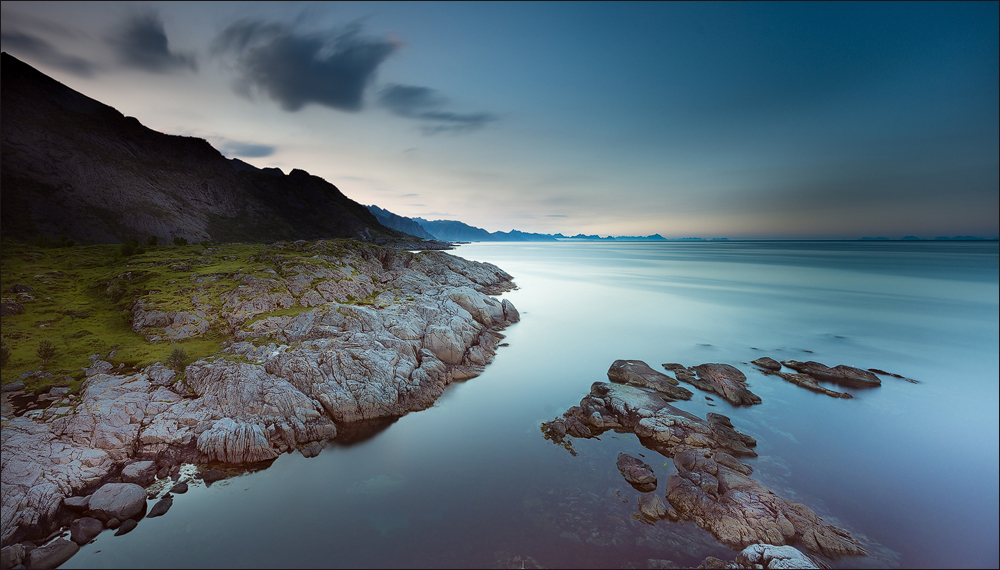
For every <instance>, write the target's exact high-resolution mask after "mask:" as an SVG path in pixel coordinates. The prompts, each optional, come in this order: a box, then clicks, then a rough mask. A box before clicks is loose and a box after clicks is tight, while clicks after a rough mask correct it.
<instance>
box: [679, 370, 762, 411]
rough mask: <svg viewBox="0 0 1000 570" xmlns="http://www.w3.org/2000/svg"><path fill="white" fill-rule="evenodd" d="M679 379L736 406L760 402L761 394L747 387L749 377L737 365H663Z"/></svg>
mask: <svg viewBox="0 0 1000 570" xmlns="http://www.w3.org/2000/svg"><path fill="white" fill-rule="evenodd" d="M663 367H664V368H666V369H667V370H670V371H672V372H673V373H674V374H675V375H676V376H677V379H678V380H680V381H682V382H687V383H688V384H691V385H693V386H694V387H696V388H698V389H699V390H704V391H705V392H712V393H715V394H718V395H720V396H722V397H723V398H725V399H726V401H728V402H729V403H730V404H732V405H734V406H752V405H754V404H759V403H760V396H758V395H757V394H754V393H753V392H751V391H750V390H748V389H747V387H746V383H747V377H746V376H745V375H744V374H743V373H742V372H740V370H739V369H738V368H736V367H735V366H730V365H728V364H699V365H698V366H695V367H693V368H687V367H685V366H683V365H681V364H675V363H667V364H664V365H663Z"/></svg>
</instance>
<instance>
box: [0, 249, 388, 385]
mask: <svg viewBox="0 0 1000 570" xmlns="http://www.w3.org/2000/svg"><path fill="white" fill-rule="evenodd" d="M368 248H375V246H370V245H365V244H359V243H356V242H350V241H346V240H345V241H336V240H334V241H329V242H327V247H326V249H325V251H324V254H325V255H328V256H330V257H327V259H331V258H340V259H342V260H345V261H346V260H347V259H348V257H349V256H348V255H347V254H349V253H350V252H352V251H356V250H360V249H368ZM120 251H121V248H120V246H117V245H91V246H76V247H69V248H56V249H40V248H37V247H34V246H30V245H27V244H24V243H21V242H14V241H4V242H3V245H2V260H0V265H2V267H0V269H2V270H0V282H2V283H0V291H3V292H4V293H3V298H4V300H5V301H8V300H9V301H15V302H17V303H20V304H21V305H23V306H24V308H25V313H24V314H20V315H9V316H4V317H2V325H3V326H2V339H3V344H4V346H5V347H8V348H9V349H10V350H11V359H10V362H9V363H8V364H7V365H6V366H5V367H4V368H3V369H2V371H0V375H2V382H3V384H8V383H10V382H13V381H15V380H17V379H18V378H19V376H20V375H21V374H22V373H24V372H27V371H33V370H43V371H45V372H49V373H51V374H52V377H51V378H47V379H35V378H26V379H24V381H25V383H26V384H27V385H28V387H29V388H31V389H35V390H39V391H40V390H43V389H46V388H47V387H48V386H50V385H65V386H70V387H71V388H72V389H74V390H76V389H77V388H78V386H79V383H80V381H81V380H82V379H83V377H84V374H83V370H82V369H83V368H84V367H86V366H88V365H89V363H90V361H89V359H88V356H89V355H91V354H99V355H100V356H101V357H102V358H106V357H107V355H108V353H109V352H110V351H111V350H115V351H116V352H115V356H114V357H113V358H111V359H110V361H111V362H112V363H113V364H114V365H115V366H118V365H119V364H123V365H124V369H125V370H128V371H131V370H135V369H138V368H141V367H144V366H148V365H150V364H152V363H154V362H157V361H159V362H164V363H165V362H167V357H168V356H169V355H170V353H171V352H172V351H173V349H174V348H177V347H181V348H183V349H184V350H185V351H186V352H187V354H188V357H189V360H191V361H193V360H195V359H198V358H201V357H205V356H210V355H212V354H215V353H217V352H218V351H219V350H220V349H221V348H222V344H223V342H225V341H227V340H229V339H230V335H229V333H228V329H227V327H226V326H225V324H224V323H223V321H222V320H221V319H220V318H217V315H213V316H212V318H213V319H214V321H213V325H212V328H211V330H209V331H208V332H207V333H206V334H204V335H201V336H199V337H194V338H187V339H183V340H180V341H176V342H167V341H163V342H157V343H150V342H147V341H146V339H145V337H144V336H143V335H140V334H137V333H134V332H132V330H131V328H130V325H129V319H130V313H129V311H128V307H129V306H130V305H131V303H132V300H133V299H135V298H137V297H139V298H143V299H145V300H146V302H147V309H150V308H154V307H155V308H156V309H158V310H162V311H167V312H169V311H190V310H193V309H194V308H195V305H194V303H193V300H192V297H194V296H197V297H198V300H199V301H200V302H201V303H207V304H209V305H211V306H213V307H215V308H216V310H218V308H219V307H221V305H222V303H221V301H220V297H219V296H220V294H221V293H225V292H227V291H231V290H233V289H234V288H236V287H237V285H238V282H237V280H236V279H237V278H238V277H239V276H241V275H246V274H249V275H253V276H255V277H261V278H274V277H279V276H283V275H285V274H286V273H287V272H288V271H290V270H291V271H294V269H295V268H296V267H299V266H301V265H302V264H305V265H311V266H317V265H322V266H325V267H328V268H331V269H339V270H340V271H341V272H344V271H345V270H346V273H347V274H352V273H353V274H356V273H357V272H356V270H355V269H354V268H353V267H350V266H347V267H345V266H343V265H342V264H339V263H337V262H335V261H325V260H322V259H318V258H317V257H315V256H316V251H299V250H295V249H274V248H271V247H268V246H266V245H263V244H232V245H225V246H219V247H212V248H210V249H206V248H204V247H203V246H200V245H190V246H180V247H177V246H155V247H146V252H145V253H143V254H138V255H133V256H131V257H128V258H124V257H122V256H121V253H120ZM307 258H308V260H307ZM15 284H22V285H27V286H29V287H32V288H33V289H34V291H32V292H30V293H27V296H25V295H24V294H22V295H20V296H19V295H17V294H15V293H8V292H7V291H8V289H9V288H10V287H11V286H13V285H15ZM356 302H358V303H359V304H368V303H370V302H371V299H360V300H357V301H356ZM305 310H308V309H307V308H306V307H303V306H301V305H299V304H296V305H295V306H293V307H292V308H289V309H279V310H276V311H273V312H270V313H266V314H261V315H256V316H255V317H254V318H252V319H251V321H253V320H258V319H260V318H266V317H269V316H279V315H289V314H296V313H299V312H302V311H305ZM43 340H48V341H49V342H51V343H53V344H54V345H55V348H56V356H55V357H53V358H52V359H51V360H49V361H48V362H47V363H45V364H44V365H43V364H42V361H41V359H40V358H39V357H38V356H37V355H36V350H37V348H38V345H39V342H41V341H43Z"/></svg>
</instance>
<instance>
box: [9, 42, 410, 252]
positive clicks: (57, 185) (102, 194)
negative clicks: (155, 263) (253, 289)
mask: <svg viewBox="0 0 1000 570" xmlns="http://www.w3.org/2000/svg"><path fill="white" fill-rule="evenodd" d="M0 69H2V78H0V90H2V103H0V114H2V125H3V128H2V147H0V151H2V181H0V194H2V197H0V198H2V210H0V216H2V225H0V233H2V235H3V236H4V237H11V238H18V239H30V238H33V237H36V236H38V235H45V236H48V237H50V238H57V237H59V236H67V237H69V238H72V239H75V240H78V241H85V240H92V241H94V242H99V243H100V242H112V243H113V242H119V241H123V240H125V239H129V238H139V239H145V238H146V237H147V236H150V235H155V236H157V237H159V238H160V239H161V240H167V241H168V240H170V239H171V238H173V237H184V238H186V239H188V240H189V241H201V240H205V239H211V240H214V241H248V242H261V241H274V240H278V239H285V240H293V239H316V238H359V239H377V240H381V239H398V238H402V239H412V237H411V236H408V235H406V234H404V233H402V232H399V231H397V230H393V229H390V228H387V227H385V226H383V225H382V224H381V223H379V222H378V220H377V219H376V218H375V216H373V215H372V214H371V213H370V212H369V211H368V210H367V209H366V208H365V207H364V206H362V205H361V204H358V203H357V202H354V201H353V200H351V199H349V198H347V197H346V196H344V195H343V194H342V193H341V192H340V190H338V189H337V187H336V186H334V185H333V184H330V183H328V182H326V181H325V180H323V179H322V178H319V177H316V176H311V175H309V174H308V173H306V172H304V171H301V170H293V171H292V172H291V173H290V174H288V175H281V174H278V172H280V171H277V172H276V171H275V169H268V170H267V171H264V170H260V169H256V168H253V167H250V166H249V165H246V164H245V163H240V164H236V162H235V161H229V160H227V159H226V158H225V157H224V156H222V154H221V153H219V151H217V150H216V149H214V148H212V146H211V145H210V144H208V142H207V141H205V140H203V139H199V138H194V137H183V136H174V135H166V134H163V133H159V132H156V131H153V130H151V129H148V128H146V127H144V126H142V124H141V123H139V121H138V120H137V119H135V118H133V117H125V116H124V115H122V114H121V113H119V112H118V111H117V110H115V109H113V108H112V107H109V106H107V105H104V104H103V103H100V102H98V101H95V100H94V99H91V98H89V97H87V96H85V95H83V94H81V93H78V92H76V91H74V90H73V89H70V88H69V87H67V86H65V85H63V84H62V83H59V82H58V81H56V80H54V79H52V78H50V77H48V76H46V75H45V74H43V73H41V72H39V71H37V70H36V69H34V68H33V67H31V66H30V65H28V64H26V63H24V62H22V61H20V60H18V59H17V58H15V57H13V56H10V55H8V54H6V53H4V54H2V62H0ZM240 165H243V166H244V167H241V166H240Z"/></svg>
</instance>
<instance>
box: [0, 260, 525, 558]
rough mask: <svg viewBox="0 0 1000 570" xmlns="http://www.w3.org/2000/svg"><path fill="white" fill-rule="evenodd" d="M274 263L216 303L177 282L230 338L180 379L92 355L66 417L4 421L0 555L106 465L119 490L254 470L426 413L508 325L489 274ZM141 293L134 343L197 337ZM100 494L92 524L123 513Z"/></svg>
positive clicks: (381, 263)
mask: <svg viewBox="0 0 1000 570" xmlns="http://www.w3.org/2000/svg"><path fill="white" fill-rule="evenodd" d="M283 250H290V251H292V252H294V255H289V256H287V257H280V256H278V255H274V256H273V257H274V259H270V260H268V263H272V264H273V265H274V266H275V267H277V268H278V269H279V270H280V271H278V270H275V271H274V272H273V275H272V276H271V277H268V278H266V279H265V278H263V277H260V276H256V277H255V276H252V275H250V274H249V273H243V274H242V276H237V278H235V279H233V281H234V283H235V285H233V286H232V287H231V288H229V289H226V290H223V291H221V293H220V292H218V291H216V293H215V294H216V295H217V297H216V298H217V299H220V300H221V302H213V303H214V304H213V303H209V302H207V301H200V299H203V298H208V295H207V293H205V292H201V291H200V290H199V289H198V287H199V286H207V285H208V283H209V281H208V280H207V279H203V280H202V282H201V283H199V282H198V281H197V279H195V278H192V280H191V281H190V283H191V285H192V288H191V289H190V290H189V291H191V293H192V295H193V297H194V299H193V301H194V302H195V304H196V305H197V304H198V302H202V304H201V305H199V308H198V310H199V311H203V313H198V315H196V316H198V317H199V318H202V317H201V315H203V316H204V318H205V319H207V320H210V321H211V322H212V323H213V327H216V328H215V329H214V330H219V329H222V330H227V331H229V332H230V333H231V334H232V336H233V337H235V338H234V340H233V342H229V343H227V346H226V348H225V349H224V350H223V351H222V353H220V354H217V355H216V356H213V357H211V358H205V359H201V360H198V361H196V362H194V363H192V364H190V365H188V366H187V367H186V369H185V370H184V374H183V379H182V380H181V379H180V378H181V376H180V375H179V374H175V373H174V371H172V370H170V369H167V368H165V367H164V366H163V365H162V364H159V363H157V364H154V365H153V366H150V367H148V368H146V369H144V370H141V371H139V372H134V373H130V374H121V373H118V374H116V373H115V372H116V371H117V370H118V369H116V368H112V366H111V365H110V363H107V362H105V361H103V360H101V359H100V358H99V357H96V356H95V357H94V358H92V362H91V365H90V366H89V367H88V368H87V370H86V374H87V375H88V376H87V378H86V380H85V381H84V382H83V383H82V386H81V389H80V392H79V395H78V399H77V400H74V402H76V403H75V404H74V405H68V404H66V405H62V404H58V402H57V403H53V405H52V406H51V407H50V408H49V409H48V410H38V412H39V413H38V414H35V416H37V419H32V418H30V417H27V416H21V417H15V418H12V419H11V420H10V421H9V422H8V421H6V420H5V424H4V428H3V431H2V463H3V470H2V482H3V488H2V500H3V511H2V519H0V522H2V526H0V530H2V539H3V542H4V544H9V543H10V542H11V541H12V540H21V539H23V538H26V537H29V535H30V537H36V536H38V535H42V536H44V535H45V534H47V525H49V524H50V523H52V522H53V521H54V520H55V519H56V515H57V514H58V512H59V509H60V508H61V506H62V503H63V499H64V498H66V497H72V496H74V495H82V494H84V493H85V492H86V491H87V490H88V489H93V488H94V487H96V486H97V485H98V484H100V483H102V482H107V481H112V484H117V485H125V484H127V483H117V482H116V481H117V478H118V476H117V475H115V474H116V473H117V471H116V469H117V468H118V466H122V467H124V469H122V471H121V475H120V479H121V480H123V481H126V482H127V481H136V482H139V483H143V484H146V483H147V482H148V481H149V480H151V478H152V477H153V476H155V474H156V473H158V472H162V473H163V475H164V476H166V475H167V474H168V473H169V468H170V467H172V466H174V465H177V464H179V463H181V462H184V461H187V462H193V463H207V462H210V461H219V462H224V463H232V464H243V463H255V462H260V461H268V460H271V459H274V458H275V457H277V456H278V455H279V454H281V453H284V452H291V451H294V450H295V449H298V448H300V447H303V446H308V444H309V443H310V442H315V441H323V440H327V439H331V438H333V437H334V436H335V435H336V433H337V428H336V425H335V422H336V423H344V424H349V423H351V422H356V421H362V420H374V419H379V418H389V417H395V416H400V415H403V414H406V413H407V412H410V411H415V410H421V409H424V408H427V407H429V406H431V405H432V404H433V403H434V401H435V400H436V399H437V398H438V397H439V396H440V395H441V393H442V392H443V391H444V389H445V387H446V386H447V385H448V384H450V383H451V382H453V381H456V380H464V379H468V378H472V377H475V376H477V375H479V374H480V373H481V372H482V371H483V369H484V367H485V366H486V365H488V364H489V363H490V362H491V361H492V360H493V358H494V356H495V354H496V349H497V346H498V344H499V342H500V340H501V339H503V335H502V334H501V333H500V332H499V331H500V330H501V329H503V328H504V327H506V326H508V325H510V324H511V323H514V322H517V321H518V320H519V319H520V316H519V315H518V312H517V309H515V308H514V306H513V305H512V304H511V303H510V301H508V300H506V299H504V300H502V301H501V300H497V299H494V298H493V297H491V295H496V294H499V293H502V292H504V291H507V290H510V289H512V288H513V287H514V285H513V283H512V278H511V276H510V275H508V274H507V273H505V272H503V271H502V270H500V269H499V268H497V267H496V266H494V265H491V264H487V263H477V262H471V261H467V260H464V259H461V258H458V257H454V256H451V255H448V254H446V253H443V252H425V253H420V254H413V253H409V252H402V251H396V250H390V249H383V248H379V247H376V246H370V245H365V244H357V245H345V244H340V243H332V242H317V243H316V244H309V243H305V242H301V243H296V244H277V245H276V246H274V248H273V249H272V250H269V251H275V252H277V253H280V252H281V251H283ZM268 255H271V254H268ZM251 263H255V261H252V262H251ZM137 271H138V270H137ZM230 277H232V275H230ZM199 278H201V277H199ZM223 278H224V277H223V276H217V277H215V279H218V280H222V279H223ZM150 295H152V293H149V294H146V297H140V298H138V299H136V300H134V301H132V302H130V303H127V304H126V305H125V306H126V307H130V308H131V309H132V310H133V311H134V313H133V316H134V317H136V318H133V321H132V326H133V328H134V330H136V331H137V332H139V333H141V334H144V335H146V337H147V338H149V339H151V340H155V339H157V338H160V339H162V338H168V337H170V336H171V335H174V336H176V335H177V334H181V333H183V334H186V335H192V336H198V335H199V334H201V333H200V332H199V330H200V328H199V327H198V326H191V327H189V328H188V329H184V328H183V327H175V328H174V329H171V327H174V326H175V325H176V324H177V323H179V322H182V323H188V324H190V322H189V321H190V320H189V319H187V317H185V316H183V314H182V313H183V311H161V312H163V313H164V314H163V315H160V314H157V313H155V311H160V309H158V308H157V306H156V302H155V299H154V298H153V297H151V296H150ZM200 296H203V297H200ZM143 299H145V300H143ZM139 301H142V302H139ZM362 301H363V302H362ZM275 312H277V314H274V313H275ZM185 326H186V325H185ZM184 331H186V332H184ZM62 401H64V400H60V402H62ZM310 449H311V448H310ZM106 487H107V485H105V487H102V488H101V489H100V490H99V491H97V492H95V493H94V494H93V495H92V496H91V497H90V500H89V504H88V506H89V509H90V510H91V511H92V512H93V513H95V514H94V515H93V516H95V517H96V518H100V519H102V520H105V521H107V520H108V519H111V518H117V519H118V520H119V521H126V520H127V519H129V518H130V517H131V516H133V515H132V514H129V513H126V512H118V511H115V510H113V509H111V508H110V507H106V506H104V503H102V501H103V494H106V491H105V488H106ZM133 487H135V488H136V489H138V490H139V491H140V492H141V491H142V488H141V487H139V486H137V485H133ZM140 494H141V495H142V505H143V508H144V506H145V493H144V492H141V493H135V496H136V500H138V497H139V495H140ZM73 502H74V501H70V503H73Z"/></svg>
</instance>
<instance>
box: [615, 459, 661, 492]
mask: <svg viewBox="0 0 1000 570" xmlns="http://www.w3.org/2000/svg"><path fill="white" fill-rule="evenodd" d="M616 465H617V466H618V470H619V471H621V474H622V477H624V478H625V480H626V481H628V483H629V485H632V487H634V488H635V489H636V490H637V491H642V492H643V493H648V492H650V491H655V490H656V475H654V474H653V470H652V468H650V467H649V465H646V463H645V462H644V461H643V460H641V459H637V458H635V457H632V456H631V455H626V454H624V453H619V454H618V461H617V462H616Z"/></svg>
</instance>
